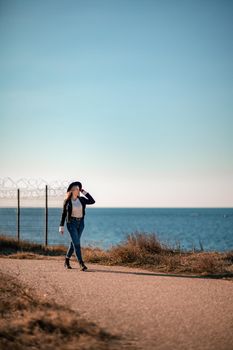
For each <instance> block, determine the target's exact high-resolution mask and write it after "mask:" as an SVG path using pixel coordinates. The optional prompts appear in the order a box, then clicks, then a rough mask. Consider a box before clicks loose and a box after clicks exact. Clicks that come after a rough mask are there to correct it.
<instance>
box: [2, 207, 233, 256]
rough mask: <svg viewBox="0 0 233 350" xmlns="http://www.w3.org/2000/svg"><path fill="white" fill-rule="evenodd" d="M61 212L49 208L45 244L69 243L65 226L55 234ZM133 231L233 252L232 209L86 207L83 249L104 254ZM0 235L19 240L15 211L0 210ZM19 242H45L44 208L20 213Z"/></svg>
mask: <svg viewBox="0 0 233 350" xmlns="http://www.w3.org/2000/svg"><path fill="white" fill-rule="evenodd" d="M61 212H62V211H61V208H49V209H48V245H60V244H62V245H67V246H68V244H69V242H70V236H69V232H68V230H67V227H66V224H65V232H64V235H61V234H60V233H59V224H60V218H61ZM134 232H143V233H153V234H155V235H156V236H157V237H158V239H159V240H160V241H161V242H162V243H164V244H168V245H169V246H170V247H180V248H181V249H183V250H187V251H188V250H201V249H204V250H205V251H221V252H223V251H229V250H233V208H91V207H88V206H87V207H86V215H85V227H84V231H83V233H82V236H81V245H82V246H90V247H100V248H102V249H104V250H107V249H109V248H111V247H112V246H114V245H116V244H120V243H122V242H123V241H124V240H126V238H127V235H128V234H132V233H134ZM0 234H2V235H7V236H13V237H16V236H17V209H16V208H0ZM20 239H22V240H25V239H26V240H29V241H31V242H37V243H44V241H45V209H44V208H21V209H20Z"/></svg>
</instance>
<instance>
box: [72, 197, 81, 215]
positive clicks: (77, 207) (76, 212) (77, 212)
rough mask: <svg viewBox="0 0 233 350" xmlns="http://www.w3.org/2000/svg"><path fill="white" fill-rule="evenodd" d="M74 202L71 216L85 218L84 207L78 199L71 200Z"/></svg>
mask: <svg viewBox="0 0 233 350" xmlns="http://www.w3.org/2000/svg"><path fill="white" fill-rule="evenodd" d="M71 202H72V213H71V216H75V217H76V218H82V216H83V206H82V203H81V202H80V200H79V198H78V197H77V198H76V200H73V199H71Z"/></svg>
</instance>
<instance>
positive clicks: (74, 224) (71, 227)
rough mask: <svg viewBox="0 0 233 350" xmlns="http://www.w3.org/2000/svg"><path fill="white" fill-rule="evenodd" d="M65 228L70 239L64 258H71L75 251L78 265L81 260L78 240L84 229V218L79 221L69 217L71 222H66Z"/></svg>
mask: <svg viewBox="0 0 233 350" xmlns="http://www.w3.org/2000/svg"><path fill="white" fill-rule="evenodd" d="M66 226H67V229H68V231H69V234H70V238H71V242H70V246H69V248H68V250H67V253H66V257H67V258H71V256H72V254H73V252H74V251H75V254H76V257H77V260H78V262H79V263H81V262H82V261H83V260H82V254H81V246H80V238H81V235H82V232H83V229H84V217H82V218H81V219H76V218H73V217H71V221H70V222H67V224H66Z"/></svg>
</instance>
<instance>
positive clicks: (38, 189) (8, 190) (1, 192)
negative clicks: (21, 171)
mask: <svg viewBox="0 0 233 350" xmlns="http://www.w3.org/2000/svg"><path fill="white" fill-rule="evenodd" d="M72 181H73V180H70V179H63V180H53V181H50V182H48V181H46V180H44V179H42V178H24V177H22V178H20V179H18V180H13V179H12V178H10V177H9V176H8V177H4V178H0V199H1V198H13V199H14V198H16V197H17V189H20V197H21V198H38V199H39V198H43V197H44V195H45V186H46V185H47V186H48V195H49V196H50V197H59V196H64V193H65V192H66V189H67V187H68V185H69V183H71V182H72Z"/></svg>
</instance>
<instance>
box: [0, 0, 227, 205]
mask: <svg viewBox="0 0 233 350" xmlns="http://www.w3.org/2000/svg"><path fill="white" fill-rule="evenodd" d="M232 34H233V2H232V1H226V0H223V1H220V0H219V1H214V0H209V1H206V0H195V1H194V0H193V1H191V0H183V1H181V0H177V1H174V0H170V1H169V0H163V1H162V0H161V1H156V0H154V1H152V0H141V1H138V0H117V1H113V0H106V1H103V0H93V1H89V0H85V1H79V0H76V1H71V0H70V1H59V0H56V1H52V0H47V1H24V0H20V1H19V0H18V1H12V0H4V1H3V0H0V41H1V55H0V76H1V79H0V118H1V141H0V148H1V165H2V166H1V177H5V176H10V177H12V178H14V179H18V178H20V177H27V178H30V177H32V178H37V177H41V178H44V179H45V180H48V181H51V180H54V179H66V178H69V179H74V180H80V181H81V182H82V183H83V187H84V188H85V189H86V190H88V191H89V192H90V193H91V194H93V196H94V197H95V199H96V206H100V207H101V206H112V207H113V206H116V207H118V206H123V207H124V206H133V207H134V206H136V207H143V206H145V207H160V206H161V207H192V206H196V207H205V206H208V207H212V206H217V207H218V206H226V207H227V206H233V115H232V114H233V41H232Z"/></svg>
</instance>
